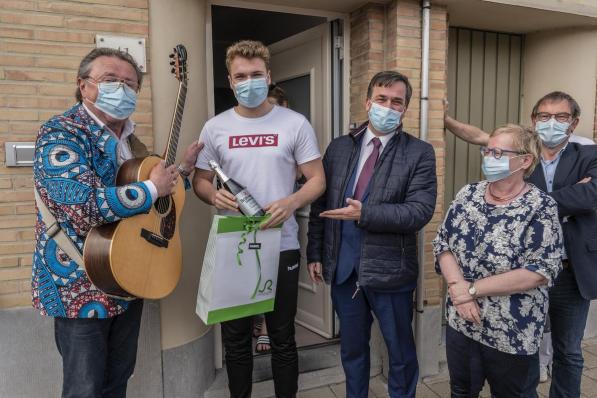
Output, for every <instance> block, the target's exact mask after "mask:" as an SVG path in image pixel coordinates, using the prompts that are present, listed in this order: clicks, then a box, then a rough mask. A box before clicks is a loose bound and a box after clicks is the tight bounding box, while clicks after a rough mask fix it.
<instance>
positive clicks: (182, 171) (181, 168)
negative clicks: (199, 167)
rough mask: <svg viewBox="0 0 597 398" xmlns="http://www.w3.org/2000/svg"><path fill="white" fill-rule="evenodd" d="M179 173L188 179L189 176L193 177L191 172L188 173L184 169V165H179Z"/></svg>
mask: <svg viewBox="0 0 597 398" xmlns="http://www.w3.org/2000/svg"><path fill="white" fill-rule="evenodd" d="M178 173H179V174H180V175H181V176H183V177H188V176H190V175H191V172H190V171H186V170H185V169H184V167H182V164H179V165H178Z"/></svg>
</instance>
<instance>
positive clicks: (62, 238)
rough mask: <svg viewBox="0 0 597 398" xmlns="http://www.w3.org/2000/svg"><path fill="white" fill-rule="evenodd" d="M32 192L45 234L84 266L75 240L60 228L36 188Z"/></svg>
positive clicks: (78, 263) (80, 265) (79, 264)
mask: <svg viewBox="0 0 597 398" xmlns="http://www.w3.org/2000/svg"><path fill="white" fill-rule="evenodd" d="M34 192H35V203H36V204H37V208H38V209H39V213H40V215H41V219H42V220H43V221H44V223H45V224H46V234H47V235H48V237H50V238H52V239H54V241H55V242H56V244H57V245H58V247H60V248H61V249H62V251H63V252H65V253H66V254H67V255H68V256H69V257H70V258H71V259H72V260H73V261H74V262H75V263H77V265H78V266H79V267H84V265H83V256H82V255H81V252H80V251H79V249H78V248H77V246H76V245H75V242H73V241H72V239H71V238H69V236H68V235H67V234H66V232H64V230H63V229H62V228H60V224H59V223H58V220H56V217H54V215H53V214H52V213H51V212H50V209H48V207H47V206H46V204H45V203H44V202H43V200H41V197H40V196H39V192H38V191H37V189H34Z"/></svg>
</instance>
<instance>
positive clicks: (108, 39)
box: [95, 35, 147, 73]
mask: <svg viewBox="0 0 597 398" xmlns="http://www.w3.org/2000/svg"><path fill="white" fill-rule="evenodd" d="M95 46H96V47H110V48H116V49H118V50H121V51H124V52H127V53H129V54H131V56H132V57H133V59H134V60H135V61H137V64H138V65H139V68H140V69H141V71H142V72H144V73H145V72H147V63H146V61H147V60H146V57H145V38H143V37H140V38H135V37H125V36H104V35H96V36H95Z"/></svg>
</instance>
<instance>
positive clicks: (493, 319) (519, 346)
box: [433, 181, 563, 355]
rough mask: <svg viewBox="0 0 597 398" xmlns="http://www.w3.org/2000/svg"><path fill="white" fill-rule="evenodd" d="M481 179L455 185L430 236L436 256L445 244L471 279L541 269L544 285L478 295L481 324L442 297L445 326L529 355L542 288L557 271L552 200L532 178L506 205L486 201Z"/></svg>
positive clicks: (541, 315) (542, 308)
mask: <svg viewBox="0 0 597 398" xmlns="http://www.w3.org/2000/svg"><path fill="white" fill-rule="evenodd" d="M487 184H488V183H487V181H482V182H479V183H474V184H469V185H467V186H465V187H464V188H462V190H461V191H460V192H459V193H458V195H457V196H456V199H454V201H453V202H452V204H451V205H450V208H449V209H448V212H447V214H446V218H445V220H444V222H443V224H442V225H441V227H440V229H439V231H438V234H437V237H436V238H435V240H434V241H433V249H434V254H435V257H436V261H435V270H436V272H438V273H441V270H440V267H439V262H438V261H437V258H438V256H439V255H440V254H441V253H443V252H445V251H451V252H452V253H453V254H454V257H455V258H456V260H457V262H458V264H459V266H460V270H461V271H462V274H463V275H464V278H465V279H466V280H468V281H476V280H479V279H482V278H486V277H489V276H492V275H497V274H501V273H504V272H508V271H511V270H515V269H519V268H523V269H527V270H529V271H533V272H537V273H539V274H541V275H543V276H544V277H545V278H546V279H547V282H548V284H547V285H541V286H539V287H537V288H535V289H531V290H528V291H526V292H524V293H516V294H512V295H510V296H488V297H480V298H478V299H477V303H478V304H479V307H480V309H481V324H480V325H476V324H474V323H472V322H469V321H466V320H464V319H463V318H461V317H460V316H459V315H458V312H457V311H456V308H455V307H454V305H453V304H452V301H451V300H450V297H449V296H448V297H447V300H446V317H447V319H448V323H449V325H450V326H451V327H452V328H454V329H455V330H457V331H459V332H460V333H462V334H464V335H465V336H468V337H469V338H471V339H473V340H475V341H478V342H480V343H482V344H484V345H487V346H489V347H492V348H495V349H497V350H499V351H501V352H505V353H510V354H517V355H531V354H534V353H536V352H537V351H538V349H539V344H540V342H541V337H542V334H543V326H544V324H545V316H546V312H547V304H548V295H547V288H548V286H551V285H552V284H553V282H554V280H555V278H556V277H557V275H558V273H559V272H560V271H561V270H562V261H561V257H562V250H563V238H562V229H561V226H560V222H559V220H558V211H557V204H556V202H555V200H553V199H552V198H551V197H550V196H548V195H547V194H546V193H544V192H542V191H541V190H540V189H539V188H537V187H535V186H534V185H530V184H529V185H530V189H529V191H527V192H526V193H525V194H523V195H522V196H521V197H519V198H518V199H516V200H514V201H512V202H511V203H509V204H507V205H492V204H489V203H487V202H486V201H485V189H486V187H487Z"/></svg>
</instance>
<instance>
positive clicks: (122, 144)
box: [83, 104, 158, 203]
mask: <svg viewBox="0 0 597 398" xmlns="http://www.w3.org/2000/svg"><path fill="white" fill-rule="evenodd" d="M83 108H85V110H86V111H87V113H88V114H89V116H91V118H92V119H93V120H94V121H95V122H96V123H97V125H98V126H100V127H101V128H103V129H105V130H106V131H107V132H109V133H110V134H112V136H113V137H114V138H115V139H116V140H117V141H118V146H117V151H118V153H117V154H116V156H117V161H118V165H119V166H121V165H122V164H123V163H124V162H125V161H127V160H129V159H132V158H133V152H132V151H131V146H130V145H129V140H128V138H129V136H130V135H131V134H133V133H134V132H135V126H136V124H135V122H133V121H132V120H131V119H130V118H128V119H126V121H125V123H124V128H123V129H122V134H120V138H118V136H117V135H116V134H115V133H114V132H113V131H112V130H110V128H109V127H108V126H106V123H104V122H102V121H101V120H100V119H98V117H97V116H95V114H94V113H93V112H92V111H91V110H90V109H89V108H87V106H86V105H85V104H83ZM143 184H145V186H146V187H147V189H148V190H149V193H150V194H151V200H152V201H153V202H154V203H155V201H156V200H157V198H158V189H157V188H156V187H155V184H154V183H153V181H151V180H146V181H143Z"/></svg>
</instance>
